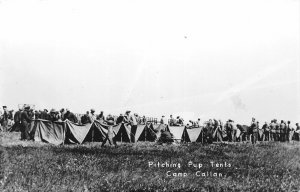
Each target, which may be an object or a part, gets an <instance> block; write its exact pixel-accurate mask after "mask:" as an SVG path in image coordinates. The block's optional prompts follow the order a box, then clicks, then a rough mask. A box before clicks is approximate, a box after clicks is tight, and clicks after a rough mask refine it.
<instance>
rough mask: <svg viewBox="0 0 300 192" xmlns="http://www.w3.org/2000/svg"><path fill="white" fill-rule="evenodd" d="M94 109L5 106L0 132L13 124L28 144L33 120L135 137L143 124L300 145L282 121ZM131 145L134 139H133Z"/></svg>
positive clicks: (296, 129)
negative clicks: (124, 126)
mask: <svg viewBox="0 0 300 192" xmlns="http://www.w3.org/2000/svg"><path fill="white" fill-rule="evenodd" d="M95 112H96V111H95V109H91V110H90V111H87V112H86V113H85V114H84V115H75V114H74V113H73V112H71V111H70V110H69V109H65V108H62V109H61V110H60V111H57V110H55V109H51V110H50V111H48V110H47V109H44V110H34V109H32V108H31V107H30V106H29V105H24V106H23V107H22V108H20V109H19V110H18V111H16V112H15V113H14V111H13V110H8V109H7V106H3V112H2V111H0V123H1V126H0V130H1V131H7V130H8V127H9V126H11V125H12V124H13V123H14V124H16V125H19V126H20V127H21V130H20V131H21V139H22V140H28V139H30V138H29V134H28V133H29V129H30V123H31V121H32V120H34V119H43V120H48V121H65V120H69V121H71V122H73V123H77V124H87V123H92V122H93V121H95V120H98V121H102V122H104V123H106V124H107V125H116V124H120V123H129V124H130V125H131V127H132V135H134V134H135V132H136V129H137V125H138V124H146V122H149V121H150V122H152V123H154V124H157V123H158V124H165V125H169V126H185V127H187V128H197V127H202V128H203V142H207V143H209V142H213V141H214V140H216V139H217V140H218V141H224V140H227V141H230V142H236V141H251V142H252V143H256V142H257V141H282V142H284V141H291V140H298V141H299V133H300V126H299V124H298V123H296V124H295V126H293V125H292V124H291V122H290V121H287V122H286V121H284V120H281V121H280V122H278V121H277V120H276V119H274V120H272V121H271V122H270V123H267V122H265V123H264V124H263V125H262V126H260V125H259V122H258V121H256V119H255V118H252V121H251V123H250V124H249V125H241V124H236V123H235V122H234V121H233V120H231V119H229V120H228V121H226V122H225V123H223V122H222V121H221V120H216V119H210V120H209V121H206V122H202V121H201V119H200V118H198V120H197V121H192V120H189V121H188V123H185V122H184V119H183V118H181V117H180V116H177V117H176V118H174V117H173V115H170V118H169V119H166V118H165V116H164V115H163V116H162V117H161V119H160V121H157V119H156V118H150V119H149V118H146V117H145V116H142V117H140V116H139V115H138V114H137V113H134V114H131V111H126V112H125V114H120V115H119V116H113V115H111V114H108V115H107V116H106V117H105V115H104V112H103V111H101V112H100V113H99V114H96V113H95ZM132 141H133V142H134V137H133V138H132Z"/></svg>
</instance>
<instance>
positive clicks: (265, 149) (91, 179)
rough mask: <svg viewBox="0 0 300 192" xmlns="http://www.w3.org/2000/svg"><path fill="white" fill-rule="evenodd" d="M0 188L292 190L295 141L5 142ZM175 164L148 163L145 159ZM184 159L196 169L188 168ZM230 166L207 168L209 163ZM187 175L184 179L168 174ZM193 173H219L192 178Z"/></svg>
mask: <svg viewBox="0 0 300 192" xmlns="http://www.w3.org/2000/svg"><path fill="white" fill-rule="evenodd" d="M0 156H1V158H0V163H1V164H0V168H1V169H0V181H1V182H2V183H0V187H1V188H0V191H156V190H158V191H201V190H202V191H297V190H300V145H299V144H298V143H295V144H286V143H266V144H265V143H263V144H258V145H256V146H253V145H251V144H212V145H201V144H189V145H187V144H185V145H166V146H164V145H156V144H154V143H137V144H127V145H122V146H118V147H117V148H113V147H106V148H101V147H100V146H99V145H97V144H93V145H83V146H81V145H73V146H50V145H43V146H39V147H37V146H28V147H23V146H21V145H12V146H5V147H1V148H0ZM150 161H151V162H160V163H164V162H169V163H177V164H178V163H180V164H181V168H158V167H149V166H148V163H149V162H150ZM189 161H192V162H194V163H201V164H202V165H203V167H202V168H200V169H196V168H192V167H188V166H187V164H188V162H189ZM211 161H214V162H215V163H217V162H219V163H224V162H226V163H229V164H231V166H230V167H221V168H216V167H213V168H212V167H211V164H210V162H211ZM167 171H171V172H172V173H181V172H183V173H187V174H188V175H187V176H186V177H173V176H171V177H169V176H167ZM196 171H201V172H207V171H208V172H219V173H222V175H223V176H222V177H197V176H196V175H195V172H196Z"/></svg>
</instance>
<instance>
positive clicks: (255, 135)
mask: <svg viewBox="0 0 300 192" xmlns="http://www.w3.org/2000/svg"><path fill="white" fill-rule="evenodd" d="M250 129H251V131H252V136H251V141H252V144H256V142H257V139H258V123H257V122H256V121H255V118H252V121H251V125H250Z"/></svg>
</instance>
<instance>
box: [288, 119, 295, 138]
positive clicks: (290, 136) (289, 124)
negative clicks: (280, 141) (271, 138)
mask: <svg viewBox="0 0 300 192" xmlns="http://www.w3.org/2000/svg"><path fill="white" fill-rule="evenodd" d="M293 135H294V128H293V127H292V126H291V122H290V121H288V122H287V141H289V142H290V141H292V138H293Z"/></svg>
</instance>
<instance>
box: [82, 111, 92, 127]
mask: <svg viewBox="0 0 300 192" xmlns="http://www.w3.org/2000/svg"><path fill="white" fill-rule="evenodd" d="M89 116H90V112H89V111H87V112H86V113H85V114H84V115H83V116H82V117H81V124H87V123H92V122H91V121H90V118H89Z"/></svg>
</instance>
